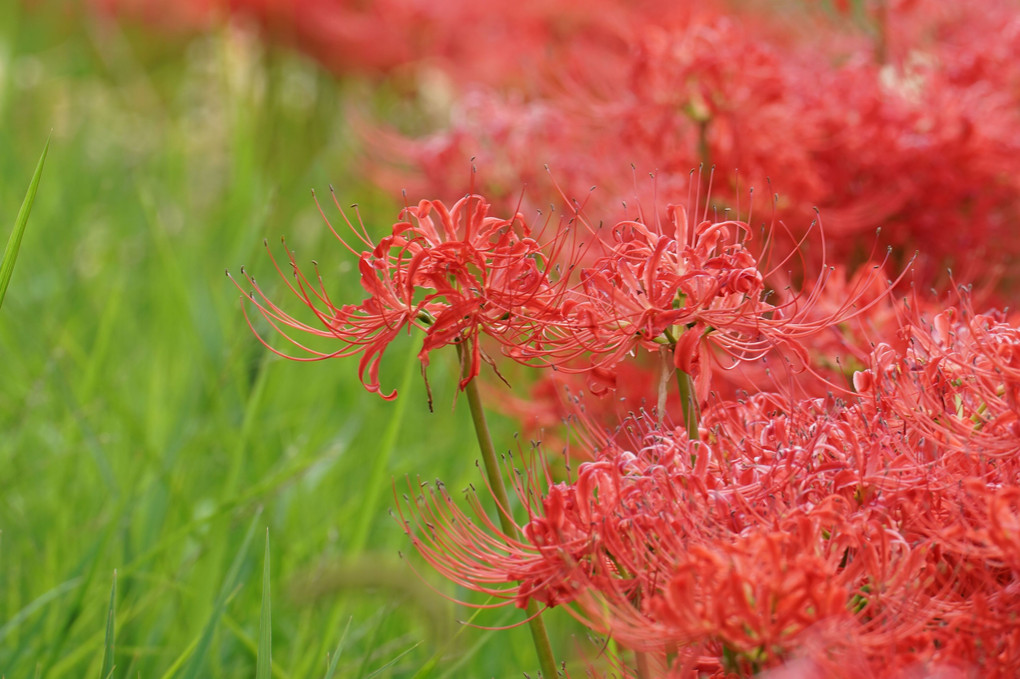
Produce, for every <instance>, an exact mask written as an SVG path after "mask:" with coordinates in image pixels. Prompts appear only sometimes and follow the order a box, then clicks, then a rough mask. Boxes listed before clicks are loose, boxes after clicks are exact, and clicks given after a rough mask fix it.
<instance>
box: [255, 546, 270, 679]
mask: <svg viewBox="0 0 1020 679" xmlns="http://www.w3.org/2000/svg"><path fill="white" fill-rule="evenodd" d="M269 591H270V582H269V529H268V528H266V557H265V559H264V561H263V565H262V614H261V615H260V616H259V648H258V656H257V658H256V661H255V679H270V677H271V676H272V674H273V624H272V610H271V608H272V607H271V604H270V601H269Z"/></svg>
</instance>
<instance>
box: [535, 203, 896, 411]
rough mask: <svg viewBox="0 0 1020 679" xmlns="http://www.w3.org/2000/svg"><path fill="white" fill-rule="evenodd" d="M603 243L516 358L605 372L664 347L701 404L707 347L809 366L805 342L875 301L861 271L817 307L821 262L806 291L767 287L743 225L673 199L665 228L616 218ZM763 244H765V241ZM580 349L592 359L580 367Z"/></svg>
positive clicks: (734, 357)
mask: <svg viewBox="0 0 1020 679" xmlns="http://www.w3.org/2000/svg"><path fill="white" fill-rule="evenodd" d="M692 221H693V220H692ZM604 241H607V242H604V244H603V247H604V249H605V250H606V251H607V252H606V254H605V255H604V256H601V257H598V258H597V259H596V260H595V261H594V262H593V263H592V264H591V265H590V266H587V267H584V268H582V269H581V270H580V285H579V286H577V287H576V288H572V289H571V290H569V291H567V293H566V295H565V298H564V302H563V306H562V316H563V319H562V321H560V322H551V323H549V324H547V325H545V326H542V327H541V328H540V330H541V331H542V335H541V337H539V338H532V339H531V341H530V342H529V344H530V346H529V347H527V348H525V349H522V352H523V358H533V359H534V360H537V361H540V362H545V363H551V364H553V365H556V366H557V367H558V368H560V369H561V370H564V371H584V372H585V373H588V374H590V373H592V372H593V371H598V370H603V371H608V372H609V373H610V375H611V374H612V372H613V370H614V369H615V366H617V365H618V364H619V363H620V362H621V361H622V360H623V359H624V357H626V356H628V355H630V354H631V353H632V352H633V351H634V350H635V349H638V348H640V347H643V348H645V349H648V350H652V351H655V352H658V351H660V350H662V349H663V348H668V349H669V350H670V352H671V353H672V356H673V365H674V367H675V368H676V369H678V370H680V371H682V372H684V373H686V374H688V375H691V376H692V377H694V379H695V384H696V385H697V388H698V396H699V401H701V402H702V403H704V402H705V401H706V399H707V395H708V391H709V388H710V385H711V383H712V382H711V366H712V364H713V363H714V362H717V361H719V358H718V357H717V356H716V355H714V354H713V352H712V351H711V350H710V347H714V348H716V349H718V350H720V351H721V353H722V354H723V355H725V356H727V357H728V358H729V360H728V361H723V363H724V365H725V366H726V367H729V368H732V367H734V366H735V365H738V364H740V363H742V362H747V361H753V360H757V359H760V358H763V357H764V356H765V355H767V354H769V353H770V352H772V351H773V350H775V349H777V348H778V349H780V350H785V351H787V352H791V353H794V354H796V355H797V357H798V358H799V359H800V364H801V365H803V366H805V367H806V368H807V369H808V370H810V369H811V368H810V362H809V360H808V359H807V352H806V351H805V350H804V347H803V344H802V342H803V340H804V339H805V338H807V337H809V336H811V335H814V334H817V333H818V332H819V331H821V330H823V329H826V328H830V327H832V326H834V325H836V324H838V323H843V322H846V321H848V320H849V319H851V318H854V317H855V316H859V315H861V314H864V313H866V312H867V311H868V310H869V309H870V308H871V306H873V305H875V304H876V303H877V302H878V301H879V300H880V299H881V297H877V298H871V299H868V300H867V301H864V300H863V296H864V294H865V291H866V290H867V289H868V283H869V281H868V279H867V278H865V279H862V280H859V281H857V283H855V287H854V289H853V290H852V291H850V294H848V295H847V296H846V297H845V298H844V299H842V300H840V301H839V303H838V304H836V305H832V306H830V307H829V308H828V309H827V310H825V312H824V313H821V311H822V308H821V307H819V305H818V301H819V300H820V299H822V295H823V291H824V289H825V283H826V279H827V276H828V275H829V273H830V271H829V269H827V268H825V267H824V266H823V272H822V274H821V275H820V276H819V277H818V279H817V280H816V281H815V283H814V285H813V287H812V289H811V291H810V293H809V294H806V295H798V294H795V293H793V292H792V290H791V289H789V288H787V289H785V290H778V291H777V290H774V289H769V288H768V286H767V279H768V277H769V275H770V274H771V273H772V272H770V271H768V270H766V271H762V270H761V268H760V266H759V262H758V261H757V259H756V258H755V256H754V255H753V254H752V252H751V250H750V249H749V247H748V246H749V244H750V241H751V237H750V230H749V228H748V226H747V224H745V223H742V222H737V221H732V220H727V221H712V220H709V219H706V218H705V217H701V218H700V219H699V220H697V221H696V225H692V224H690V223H689V221H688V214H687V212H686V211H684V210H682V209H680V208H678V207H676V206H669V207H668V208H667V221H666V223H665V225H663V224H658V225H655V226H651V225H647V224H645V223H643V222H641V221H625V222H620V223H618V224H617V225H616V226H614V227H613V228H612V229H611V230H610V236H609V237H608V238H604ZM763 249H764V250H765V251H766V252H767V251H769V244H768V243H766V244H764V246H763ZM823 251H824V236H823ZM793 254H796V253H793ZM793 254H791V255H790V256H789V257H787V259H786V260H784V261H783V262H780V263H779V265H777V266H775V267H774V269H773V271H774V270H776V269H779V268H780V267H782V266H785V265H787V263H788V261H789V259H790V258H791V257H792V256H793ZM823 260H824V257H823ZM823 265H824V261H823ZM893 284H894V283H893ZM890 285H892V284H890ZM885 289H886V290H888V287H886V288H885ZM830 299H831V298H830ZM583 356H587V357H590V363H589V364H588V365H586V366H584V367H577V366H576V363H575V362H576V360H577V359H578V358H580V357H583ZM603 390H604V389H603Z"/></svg>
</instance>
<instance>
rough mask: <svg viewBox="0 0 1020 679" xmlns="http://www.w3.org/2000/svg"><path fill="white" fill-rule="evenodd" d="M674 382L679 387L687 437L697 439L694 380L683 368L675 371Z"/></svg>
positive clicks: (696, 401) (696, 404)
mask: <svg viewBox="0 0 1020 679" xmlns="http://www.w3.org/2000/svg"><path fill="white" fill-rule="evenodd" d="M676 383H677V386H678V387H679V388H680V404H681V405H682V406H683V409H684V427H685V428H686V429H687V437H688V438H689V439H690V440H692V441H697V440H698V438H699V435H698V420H699V419H700V418H699V417H698V400H697V396H695V394H694V381H693V380H692V379H691V376H690V375H688V374H687V373H685V372H684V371H683V370H679V369H678V370H677V371H676Z"/></svg>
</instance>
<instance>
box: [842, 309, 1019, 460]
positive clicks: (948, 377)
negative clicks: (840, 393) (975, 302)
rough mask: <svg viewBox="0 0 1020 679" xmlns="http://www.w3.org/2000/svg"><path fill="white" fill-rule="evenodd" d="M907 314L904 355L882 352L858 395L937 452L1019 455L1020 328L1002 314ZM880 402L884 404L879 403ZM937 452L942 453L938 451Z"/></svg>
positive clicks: (883, 348)
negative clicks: (863, 395) (861, 395)
mask: <svg viewBox="0 0 1020 679" xmlns="http://www.w3.org/2000/svg"><path fill="white" fill-rule="evenodd" d="M918 303H919V302H918V300H916V299H915V300H914V305H913V308H908V309H906V310H905V313H904V318H903V319H902V321H901V323H902V327H901V329H900V332H899V336H900V338H902V339H901V340H900V341H899V342H896V344H899V345H900V346H901V347H902V348H901V349H899V350H897V349H894V348H893V347H891V346H889V345H888V344H886V343H884V342H883V343H880V344H879V345H878V346H876V347H875V349H874V351H873V352H872V356H871V361H870V363H871V367H870V368H869V369H868V370H865V371H862V372H859V373H857V374H856V375H855V376H854V384H855V385H856V387H857V390H858V391H859V392H861V393H862V394H865V395H866V396H867V397H868V399H869V401H873V402H875V403H876V408H879V409H880V410H879V411H880V412H881V413H882V414H883V415H884V416H886V417H890V418H894V420H895V421H896V422H898V423H901V426H902V427H903V428H905V429H909V430H910V432H911V433H912V434H913V435H914V436H916V437H917V438H918V439H919V440H925V441H927V442H928V447H929V448H936V449H937V450H939V451H943V450H953V451H959V452H963V453H973V454H974V455H980V456H982V457H988V456H992V457H1007V456H1014V455H1016V454H1017V451H1018V444H1017V440H1018V437H1020V330H1018V329H1017V327H1016V325H1015V324H1013V323H1009V322H1007V317H1006V315H1005V314H1003V313H1001V312H995V311H993V312H988V313H984V314H976V313H974V311H973V309H972V308H971V305H970V303H969V299H968V296H967V295H966V293H965V294H964V295H963V297H962V300H961V304H960V305H959V306H951V307H948V308H944V309H941V310H938V311H937V313H936V312H933V313H931V314H930V315H928V314H924V313H922V312H921V311H920V310H918V309H917V305H918ZM879 402H880V403H879ZM933 454H934V453H933Z"/></svg>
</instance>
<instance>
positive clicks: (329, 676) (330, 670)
mask: <svg viewBox="0 0 1020 679" xmlns="http://www.w3.org/2000/svg"><path fill="white" fill-rule="evenodd" d="M352 619H353V618H348V619H347V625H346V626H344V633H343V634H341V635H340V641H339V642H338V643H337V645H336V650H335V651H333V658H332V659H331V660H330V661H329V667H327V668H326V679H333V675H334V674H335V673H336V666H337V663H338V662H340V654H341V653H343V650H344V645H345V644H346V643H347V633H348V632H349V631H350V629H351V620H352Z"/></svg>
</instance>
